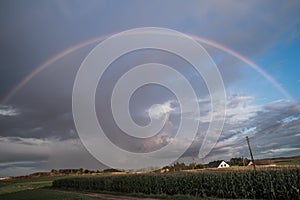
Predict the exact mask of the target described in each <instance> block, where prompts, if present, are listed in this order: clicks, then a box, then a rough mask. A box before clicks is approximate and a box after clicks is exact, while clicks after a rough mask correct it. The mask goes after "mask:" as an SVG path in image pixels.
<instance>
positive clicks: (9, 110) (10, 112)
mask: <svg viewBox="0 0 300 200" xmlns="http://www.w3.org/2000/svg"><path fill="white" fill-rule="evenodd" d="M19 114H20V112H19V110H18V109H16V108H13V107H12V106H6V105H0V115H2V116H16V115H19Z"/></svg>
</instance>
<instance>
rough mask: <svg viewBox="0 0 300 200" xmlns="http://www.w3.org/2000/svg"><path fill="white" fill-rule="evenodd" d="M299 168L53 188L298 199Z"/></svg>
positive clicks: (73, 182)
mask: <svg viewBox="0 0 300 200" xmlns="http://www.w3.org/2000/svg"><path fill="white" fill-rule="evenodd" d="M299 185H300V169H299V168H294V169H280V170H270V169H269V170H259V171H257V172H254V171H223V172H220V173H215V172H204V173H175V174H174V173H169V174H137V175H134V174H130V175H119V176H106V177H90V178H85V177H83V178H80V177H79V178H68V179H59V180H55V181H54V182H53V187H54V188H60V189H73V190H79V191H94V192H102V191H108V192H120V193H125V194H130V193H141V194H147V195H165V196H173V195H189V196H195V197H200V198H207V197H212V198H233V199H237V198H239V199H242V198H246V199H300V192H299V191H300V186H299Z"/></svg>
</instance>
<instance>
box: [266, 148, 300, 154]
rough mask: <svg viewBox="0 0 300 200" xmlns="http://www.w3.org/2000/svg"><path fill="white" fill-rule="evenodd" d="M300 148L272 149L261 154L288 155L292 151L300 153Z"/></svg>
mask: <svg viewBox="0 0 300 200" xmlns="http://www.w3.org/2000/svg"><path fill="white" fill-rule="evenodd" d="M299 150H300V148H279V149H270V150H267V151H263V152H261V153H271V154H272V153H286V152H290V151H299Z"/></svg>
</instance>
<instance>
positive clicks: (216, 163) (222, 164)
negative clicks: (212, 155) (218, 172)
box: [208, 160, 230, 168]
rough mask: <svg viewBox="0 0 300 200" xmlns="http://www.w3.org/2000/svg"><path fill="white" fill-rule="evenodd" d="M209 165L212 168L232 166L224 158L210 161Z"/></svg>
mask: <svg viewBox="0 0 300 200" xmlns="http://www.w3.org/2000/svg"><path fill="white" fill-rule="evenodd" d="M208 167H211V168H227V167H230V165H229V164H228V163H226V162H225V161H224V160H218V161H214V162H210V163H208Z"/></svg>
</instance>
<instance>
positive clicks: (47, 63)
mask: <svg viewBox="0 0 300 200" xmlns="http://www.w3.org/2000/svg"><path fill="white" fill-rule="evenodd" d="M112 35H114V34H109V35H103V36H100V37H96V38H92V39H89V40H87V41H84V42H81V43H79V44H77V45H74V46H72V47H70V48H68V49H66V50H64V51H62V52H60V53H58V54H56V55H54V56H53V57H51V58H50V59H48V60H47V61H45V62H44V63H42V64H41V65H40V66H38V67H37V68H36V69H34V70H33V71H32V72H31V73H29V74H28V75H27V76H26V77H25V78H23V79H22V80H21V81H20V82H19V83H18V84H16V85H15V86H14V87H13V88H12V90H11V91H10V92H8V93H7V94H6V95H5V96H4V98H3V99H2V100H1V101H0V104H5V103H7V102H8V101H9V99H11V98H12V97H13V96H14V95H15V94H16V93H17V92H18V91H19V90H20V89H21V88H22V87H24V85H26V83H28V82H29V81H30V80H31V79H32V78H33V77H34V76H36V75H37V74H38V73H40V72H41V71H43V70H44V69H45V68H47V67H48V66H50V65H51V64H53V63H55V62H56V61H58V60H60V59H62V58H63V57H65V56H66V55H68V54H70V53H72V52H75V51H77V50H79V49H81V48H83V47H85V46H87V45H91V44H96V43H99V42H101V41H103V40H105V39H106V38H108V37H110V36H112ZM186 35H188V36H189V37H191V38H192V39H194V40H195V41H197V42H199V43H202V44H206V45H209V46H212V47H214V48H217V49H219V50H221V51H223V52H226V53H228V54H229V55H231V56H233V57H235V58H237V59H239V60H240V61H242V62H244V63H245V64H247V65H248V66H250V67H252V68H253V69H254V70H256V71H257V72H259V73H260V74H261V75H263V76H264V77H265V78H266V79H267V80H268V81H270V82H271V83H272V84H273V85H274V86H275V87H276V88H277V89H278V90H279V91H280V92H281V93H282V94H283V95H284V96H285V97H286V98H287V99H289V100H292V101H294V99H293V98H292V96H291V95H290V94H289V93H288V92H287V91H286V90H285V89H284V88H283V87H282V86H281V85H280V84H279V83H278V82H277V81H276V80H275V79H274V78H273V77H272V76H271V75H269V74H268V73H267V72H266V71H264V70H263V69H262V68H261V67H259V66H258V65H256V64H255V63H253V62H252V61H251V60H249V59H247V58H246V57H244V56H242V55H241V54H239V53H237V52H235V51H233V50H231V49H229V48H228V47H225V46H223V45H221V44H219V43H216V42H214V41H211V40H208V39H206V38H201V37H199V36H196V35H191V34H186Z"/></svg>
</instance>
